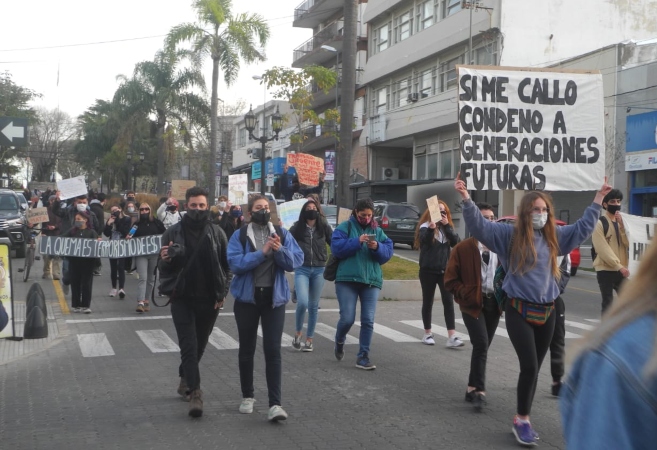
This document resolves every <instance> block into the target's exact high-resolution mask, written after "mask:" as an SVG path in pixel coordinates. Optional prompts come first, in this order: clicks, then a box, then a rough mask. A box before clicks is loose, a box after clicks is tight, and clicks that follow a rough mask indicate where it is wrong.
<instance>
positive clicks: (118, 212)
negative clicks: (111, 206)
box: [112, 211, 121, 219]
mask: <svg viewBox="0 0 657 450" xmlns="http://www.w3.org/2000/svg"><path fill="white" fill-rule="evenodd" d="M112 215H113V216H114V217H116V218H117V219H118V218H119V217H121V211H114V212H113V213H112Z"/></svg>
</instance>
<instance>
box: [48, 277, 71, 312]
mask: <svg viewBox="0 0 657 450" xmlns="http://www.w3.org/2000/svg"><path fill="white" fill-rule="evenodd" d="M52 284H53V286H54V288H55V295H56V296H57V301H58V302H59V307H60V308H61V309H62V314H71V310H70V309H69V307H68V303H67V302H66V296H65V295H64V291H62V285H61V284H60V283H59V280H52Z"/></svg>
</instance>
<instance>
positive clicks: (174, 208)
mask: <svg viewBox="0 0 657 450" xmlns="http://www.w3.org/2000/svg"><path fill="white" fill-rule="evenodd" d="M175 210H176V205H168V206H167V211H169V212H173V211H175Z"/></svg>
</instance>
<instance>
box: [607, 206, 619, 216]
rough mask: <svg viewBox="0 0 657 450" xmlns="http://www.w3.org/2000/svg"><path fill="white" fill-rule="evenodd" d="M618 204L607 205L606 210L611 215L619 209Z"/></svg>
mask: <svg viewBox="0 0 657 450" xmlns="http://www.w3.org/2000/svg"><path fill="white" fill-rule="evenodd" d="M620 209H621V207H620V205H607V212H608V213H609V214H611V215H614V214H616V212H617V211H620Z"/></svg>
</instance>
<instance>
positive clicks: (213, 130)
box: [207, 58, 223, 205]
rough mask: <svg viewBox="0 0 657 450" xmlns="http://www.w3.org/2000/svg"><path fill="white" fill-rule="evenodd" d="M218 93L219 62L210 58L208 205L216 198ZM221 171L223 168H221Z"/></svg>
mask: <svg viewBox="0 0 657 450" xmlns="http://www.w3.org/2000/svg"><path fill="white" fill-rule="evenodd" d="M218 91H219V60H218V59H215V58H212V99H211V100H210V114H211V116H210V164H209V166H210V167H209V168H208V171H207V174H208V191H209V192H210V198H208V205H213V204H214V198H215V197H216V196H217V192H216V187H215V186H216V183H215V181H216V171H217V169H216V164H215V163H216V162H217V128H219V123H218V119H217V114H218V109H219V101H218V100H217V94H218ZM222 170H223V167H222Z"/></svg>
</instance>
